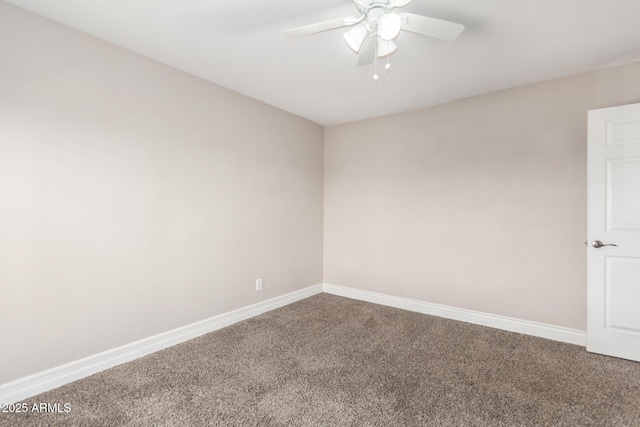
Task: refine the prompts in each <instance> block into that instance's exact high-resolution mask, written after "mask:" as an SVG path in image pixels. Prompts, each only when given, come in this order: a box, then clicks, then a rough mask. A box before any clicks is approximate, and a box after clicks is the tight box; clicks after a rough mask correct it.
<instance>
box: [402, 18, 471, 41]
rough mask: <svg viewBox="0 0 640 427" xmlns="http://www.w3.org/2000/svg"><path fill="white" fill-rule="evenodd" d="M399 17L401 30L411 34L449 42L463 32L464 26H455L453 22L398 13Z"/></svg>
mask: <svg viewBox="0 0 640 427" xmlns="http://www.w3.org/2000/svg"><path fill="white" fill-rule="evenodd" d="M399 15H400V18H402V22H403V25H402V29H403V30H406V31H410V32H412V33H418V34H423V35H425V36H429V37H435V38H437V39H441V40H446V41H449V42H450V41H452V40H455V39H456V38H458V36H459V35H460V33H462V31H464V25H462V24H456V23H455V22H449V21H443V20H442V19H436V18H430V17H428V16H422V15H415V14H413V13H407V12H405V13H399ZM405 21H406V22H405Z"/></svg>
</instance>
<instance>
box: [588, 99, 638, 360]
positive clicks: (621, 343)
mask: <svg viewBox="0 0 640 427" xmlns="http://www.w3.org/2000/svg"><path fill="white" fill-rule="evenodd" d="M587 167H588V221H587V222H588V230H587V232H588V241H587V263H588V267H587V280H588V307H587V309H588V319H587V350H588V351H592V352H595V353H602V354H608V355H610V356H616V357H622V358H625V359H631V360H637V361H640V104H633V105H623V106H620V107H612V108H602V109H599V110H592V111H589V144H588V166H587ZM602 245H604V246H602ZM609 245H617V246H609Z"/></svg>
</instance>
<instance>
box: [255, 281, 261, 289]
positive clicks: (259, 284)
mask: <svg viewBox="0 0 640 427" xmlns="http://www.w3.org/2000/svg"><path fill="white" fill-rule="evenodd" d="M261 290H262V279H256V291H261Z"/></svg>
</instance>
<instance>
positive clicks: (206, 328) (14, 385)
mask: <svg viewBox="0 0 640 427" xmlns="http://www.w3.org/2000/svg"><path fill="white" fill-rule="evenodd" d="M323 291H324V292H326V293H329V294H333V295H339V296H343V297H347V298H352V299H357V300H361V301H367V302H372V303H375V304H381V305H386V306H390V307H396V308H400V309H404V310H409V311H415V312H418V313H423V314H430V315H434V316H439V317H444V318H447V319H453V320H459V321H462V322H467V323H473V324H476V325H482V326H489V327H492V328H497V329H503V330H506V331H511V332H518V333H521V334H526V335H533V336H536V337H541V338H547V339H551V340H555V341H562V342H566V343H570V344H577V345H581V346H585V345H586V342H587V338H586V332H585V331H581V330H577V329H571V328H565V327H561V326H553V325H547V324H544V323H537V322H531V321H527V320H520V319H514V318H510V317H505V316H498V315H494V314H487V313H481V312H478V311H472V310H464V309H460V308H454V307H448V306H445V305H439V304H432V303H428V302H423V301H418V300H413V299H408V298H401V297H394V296H391V295H385V294H380V293H377V292H370V291H363V290H360V289H354V288H347V287H344V286H336V285H331V284H328V283H323V284H319V285H315V286H311V287H308V288H305V289H301V290H299V291H295V292H291V293H289V294H286V295H282V296H279V297H276V298H272V299H270V300H267V301H262V302H259V303H257V304H253V305H250V306H247V307H243V308H240V309H238V310H234V311H230V312H228V313H224V314H220V315H218V316H214V317H211V318H209V319H205V320H202V321H200V322H196V323H192V324H190V325H187V326H183V327H181V328H177V329H173V330H171V331H168V332H164V333H161V334H158V335H154V336H152V337H149V338H145V339H142V340H140V341H136V342H133V343H130V344H127V345H123V346H121V347H117V348H114V349H111V350H107V351H105V352H102V353H98V354H95V355H93V356H89V357H86V358H84V359H80V360H76V361H74V362H71V363H67V364H65V365H62V366H58V367H56V368H53V369H49V370H46V371H43V372H39V373H37V374H33V375H30V376H28V377H24V378H21V379H19V380H16V381H12V382H10V383H6V384H3V385H0V403H6V404H8V403H15V402H19V401H20V400H23V399H26V398H29V397H31V396H35V395H36V394H40V393H44V392H45V391H48V390H51V389H54V388H57V387H60V386H63V385H65V384H68V383H70V382H73V381H76V380H79V379H81V378H84V377H88V376H89V375H93V374H95V373H98V372H101V371H104V370H105V369H109V368H112V367H114V366H117V365H120V364H122V363H126V362H130V361H132V360H135V359H138V358H140V357H142V356H146V355H148V354H151V353H153V352H156V351H159V350H162V349H164V348H167V347H171V346H173V345H176V344H180V343H182V342H185V341H188V340H190V339H193V338H196V337H199V336H201V335H204V334H207V333H209V332H213V331H215V330H217V329H220V328H224V327H225V326H229V325H232V324H234V323H236V322H240V321H242V320H246V319H249V318H251V317H254V316H257V315H259V314H262V313H265V312H267V311H270V310H274V309H276V308H280V307H283V306H285V305H288V304H291V303H293V302H296V301H299V300H302V299H305V298H308V297H310V296H312V295H316V294H319V293H322V292H323Z"/></svg>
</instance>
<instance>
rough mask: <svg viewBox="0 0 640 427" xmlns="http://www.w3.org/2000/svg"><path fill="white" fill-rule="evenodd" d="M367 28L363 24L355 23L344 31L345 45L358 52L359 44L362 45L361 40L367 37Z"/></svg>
mask: <svg viewBox="0 0 640 427" xmlns="http://www.w3.org/2000/svg"><path fill="white" fill-rule="evenodd" d="M368 33H369V30H368V29H367V27H365V26H364V25H362V24H361V25H356V26H355V27H353V28H352V29H350V30H349V31H347V32H346V33H344V36H343V37H344V41H345V42H346V43H347V46H349V48H350V49H351V50H352V51H354V52H355V53H358V52H359V51H360V46H362V42H364V39H366V38H367V34H368Z"/></svg>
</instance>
